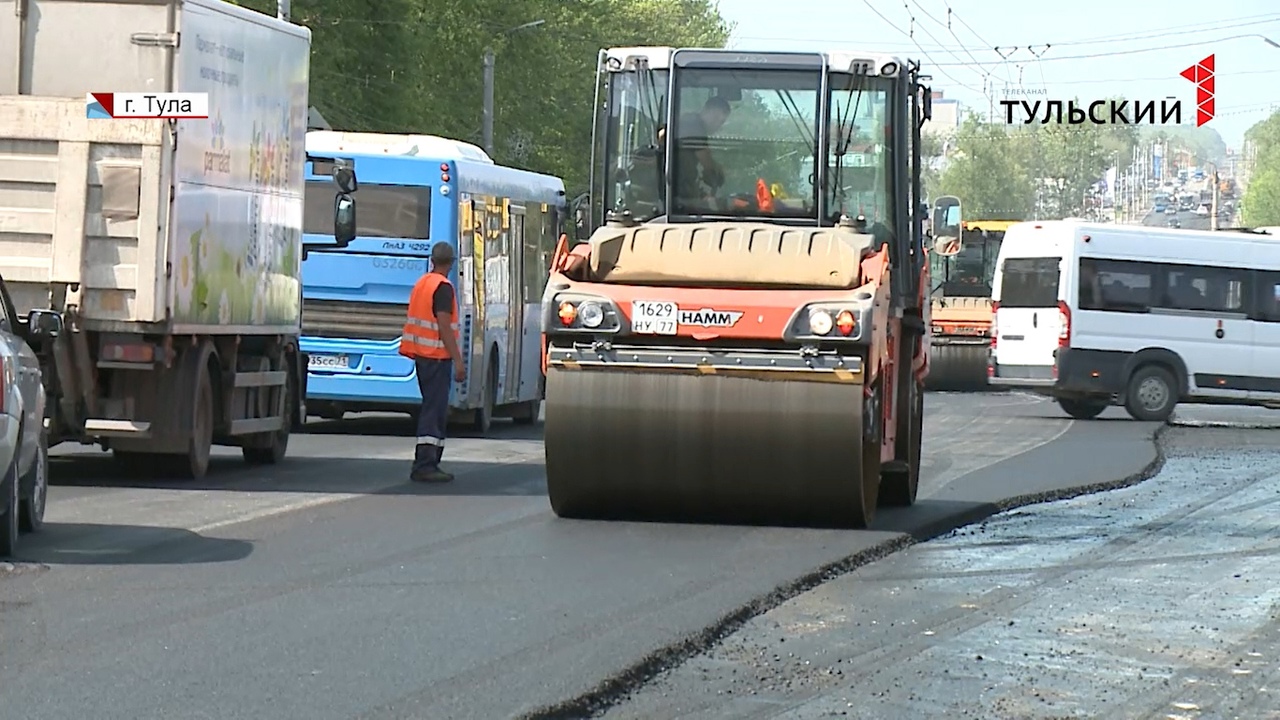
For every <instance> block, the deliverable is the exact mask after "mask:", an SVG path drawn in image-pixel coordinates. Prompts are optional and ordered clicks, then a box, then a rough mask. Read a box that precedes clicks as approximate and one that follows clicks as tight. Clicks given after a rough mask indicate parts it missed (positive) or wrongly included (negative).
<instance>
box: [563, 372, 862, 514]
mask: <svg viewBox="0 0 1280 720" xmlns="http://www.w3.org/2000/svg"><path fill="white" fill-rule="evenodd" d="M552 353H553V354H560V353H563V354H565V355H566V356H568V355H571V354H574V353H573V351H572V350H564V349H553V350H552ZM655 354H656V355H660V356H661V357H660V358H655V359H657V360H660V361H665V360H666V359H667V358H668V357H672V356H671V355H670V354H664V351H658V352H656V353H655ZM741 355H747V353H741V354H733V353H725V354H721V356H720V358H719V359H718V360H719V361H718V362H716V365H715V367H711V366H709V365H707V364H705V363H704V364H702V365H700V366H699V365H696V364H695V363H697V362H698V361H699V360H701V358H693V357H691V358H690V361H689V363H688V369H681V368H678V367H671V366H672V365H674V364H675V363H670V362H667V363H664V364H666V365H668V368H669V369H665V370H662V369H654V370H644V369H641V368H639V367H635V368H629V369H623V368H617V369H610V368H608V367H602V366H597V367H592V368H588V367H585V366H582V365H579V366H577V369H568V368H567V367H566V366H564V365H557V366H553V367H550V368H548V372H547V419H546V438H545V443H546V456H547V486H548V491H549V493H550V498H551V504H552V507H553V508H554V509H555V511H556V513H557V514H559V515H561V516H565V517H580V518H630V519H653V520H672V521H680V520H692V521H701V522H740V523H769V524H781V525H823V526H833V527H863V526H865V525H866V524H867V523H868V522H869V521H870V519H871V517H872V514H873V512H874V510H875V505H876V499H877V492H878V488H879V484H880V437H879V425H880V423H879V417H878V416H877V412H878V410H879V405H878V397H876V396H875V395H874V394H871V396H870V397H865V398H864V394H865V390H866V388H865V387H864V386H863V385H862V382H861V381H862V367H863V362H862V360H861V359H860V358H857V357H850V358H845V359H843V360H841V362H842V363H843V364H844V365H845V366H846V367H848V368H851V369H852V370H853V371H852V372H846V373H843V374H842V378H837V377H836V373H834V372H832V373H823V374H820V375H818V376H817V377H812V376H810V377H808V378H806V379H804V380H801V379H796V378H795V377H792V378H787V377H777V376H778V375H786V374H789V375H793V376H795V375H800V373H796V372H788V371H785V370H784V371H776V372H775V373H774V374H773V375H770V374H769V373H768V372H763V373H761V374H760V375H759V376H758V377H753V376H752V374H753V373H752V371H738V372H740V373H741V374H738V375H735V374H732V373H734V368H735V367H742V363H740V362H739V361H740V360H742V359H743V358H742V357H741ZM754 355H756V356H757V357H755V358H754V359H755V360H756V364H757V366H759V367H762V368H763V367H768V366H769V365H770V364H772V365H773V366H774V367H776V366H777V365H778V364H779V363H783V362H785V361H786V360H787V359H788V356H786V355H783V354H778V357H776V358H775V357H770V354H768V353H755V354H754ZM790 358H791V359H792V360H794V361H795V362H796V363H799V362H802V361H801V359H800V358H798V357H796V356H794V355H792V356H790ZM828 360H830V358H829V359H828Z"/></svg>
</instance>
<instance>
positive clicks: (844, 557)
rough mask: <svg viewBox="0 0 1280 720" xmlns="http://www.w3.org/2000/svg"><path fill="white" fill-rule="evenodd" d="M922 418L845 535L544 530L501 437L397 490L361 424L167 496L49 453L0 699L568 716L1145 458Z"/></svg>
mask: <svg viewBox="0 0 1280 720" xmlns="http://www.w3.org/2000/svg"><path fill="white" fill-rule="evenodd" d="M927 413H928V414H927V417H928V420H927V424H926V450H925V452H926V458H925V476H924V478H923V480H922V500H921V501H920V503H919V504H918V505H917V506H916V507H915V508H912V509H910V510H901V511H893V512H885V513H882V515H881V518H880V521H879V522H878V523H877V527H876V529H875V530H871V531H861V532H857V531H852V532H851V531H815V530H798V529H780V528H746V527H706V526H690V525H656V524H629V523H619V524H607V523H590V522H571V521H561V520H558V519H556V518H555V517H554V516H553V515H552V514H551V513H550V511H549V509H548V506H547V503H546V499H545V496H544V494H543V493H544V491H545V486H544V480H543V477H542V471H541V466H540V464H539V462H538V460H537V458H536V438H534V437H531V436H524V435H520V434H518V433H515V432H514V431H500V432H499V433H498V435H499V436H500V439H497V440H472V441H470V442H471V444H470V445H466V444H465V443H463V445H464V447H466V448H470V449H469V450H466V452H469V453H471V455H466V454H465V453H463V454H462V455H461V456H465V457H472V458H474V459H473V460H468V462H474V463H476V464H475V465H466V464H464V463H457V464H455V466H454V467H455V468H458V469H459V470H460V477H459V480H458V482H457V483H456V484H455V486H453V487H446V488H421V487H413V486H410V485H409V484H408V483H405V482H402V481H401V480H400V479H399V478H401V477H403V473H404V472H405V469H406V465H405V463H406V461H407V458H408V456H409V453H408V444H409V441H408V440H407V439H406V438H405V437H397V436H395V435H396V434H397V431H386V430H385V429H384V428H382V426H377V431H376V432H375V426H374V425H372V424H369V423H363V422H354V423H348V424H347V429H349V430H353V431H364V432H367V433H368V434H364V435H342V434H337V433H334V432H333V428H332V427H331V426H330V427H328V432H326V434H322V435H312V436H300V437H297V438H295V443H294V447H293V449H292V453H293V454H294V455H296V456H297V459H296V460H293V461H291V462H289V463H287V464H286V465H284V466H281V468H279V469H268V470H243V469H241V468H239V467H238V466H236V467H232V465H231V464H228V463H223V465H224V466H226V468H225V469H223V471H222V472H219V473H217V474H215V475H214V476H213V477H212V478H211V479H209V480H207V481H205V482H202V483H197V484H192V485H190V486H185V487H184V486H182V485H179V484H175V483H169V482H158V483H147V482H133V481H124V480H120V479H119V478H107V479H103V477H102V475H103V474H105V473H106V472H107V470H106V468H107V465H106V463H105V462H104V461H102V460H101V459H96V458H88V459H79V460H72V461H64V462H62V463H59V464H58V465H57V470H56V472H57V473H58V477H59V478H60V482H61V483H62V485H63V486H61V487H57V488H55V489H54V490H55V491H54V493H53V494H52V498H51V503H52V504H51V508H50V515H51V520H52V521H51V523H50V525H49V526H48V528H47V529H46V531H45V532H44V533H42V534H41V535H40V536H37V537H33V538H30V539H29V540H28V542H27V544H26V545H24V550H23V553H24V557H23V558H22V559H23V560H27V561H30V562H29V563H27V564H19V565H18V566H17V567H16V568H14V569H12V570H11V571H10V572H8V573H7V576H5V574H0V693H2V694H3V707H4V708H5V710H4V712H3V713H0V715H2V716H4V717H9V713H13V715H12V716H13V717H15V718H23V719H24V720H26V719H31V720H37V719H39V720H43V719H45V718H48V719H51V720H52V719H55V718H85V717H92V718H95V720H115V719H119V720H143V719H150V718H166V720H167V719H168V718H218V719H219V720H232V719H235V718H254V719H255V720H257V719H258V718H263V717H272V718H274V717H281V718H285V717H306V718H309V719H312V720H325V719H328V718H357V717H358V718H430V719H432V720H435V719H437V718H479V719H489V718H501V717H510V716H513V715H520V714H525V713H531V712H534V711H536V710H538V709H540V708H547V707H548V706H553V705H557V704H562V703H566V702H569V704H567V705H564V704H562V705H561V709H562V710H564V711H565V712H566V713H567V714H566V715H565V716H573V714H574V713H575V712H576V711H577V710H580V709H582V708H583V707H584V706H585V705H588V704H592V702H594V701H601V700H604V701H607V700H609V699H610V698H611V696H612V695H614V694H616V693H617V692H620V691H623V690H627V689H630V686H631V685H634V684H635V683H638V682H640V681H642V680H644V679H647V677H648V676H649V675H651V674H652V673H653V672H655V671H656V670H659V669H661V668H662V667H665V666H667V665H669V664H670V663H673V662H677V661H679V660H681V659H683V658H684V657H687V656H688V655H689V654H691V653H693V652H696V651H698V650H700V649H702V648H703V647H705V645H706V644H708V643H710V642H711V641H712V640H714V639H715V638H716V637H717V636H718V635H722V634H723V633H725V632H727V631H729V630H731V629H732V628H733V627H734V625H735V623H737V622H741V621H742V620H745V619H746V617H748V616H750V615H751V614H753V613H756V612H759V611H762V610H764V609H767V608H768V607H771V606H773V605H776V604H777V603H779V602H781V601H783V600H785V599H786V598H787V597H790V596H792V595H794V594H796V593H798V592H800V591H802V590H804V589H807V588H808V587H812V586H813V585H814V584H816V583H818V582H819V581H820V580H821V579H822V578H823V577H826V576H829V575H831V574H833V573H835V572H839V571H841V570H844V569H848V568H850V567H852V566H854V565H856V564H857V563H858V561H859V560H865V559H867V558H871V557H874V556H875V555H876V554H877V553H880V554H883V552H885V551H887V550H888V549H892V548H894V547H899V546H901V545H903V544H905V542H907V541H908V540H909V538H910V537H915V538H917V539H919V538H924V537H929V536H932V535H935V534H937V533H940V532H943V531H945V530H948V529H950V528H952V527H954V526H956V525H957V524H961V523H963V522H966V521H969V520H973V519H976V518H979V517H982V516H984V515H987V514H990V513H991V512H994V511H995V510H996V509H997V506H999V505H1001V504H1002V503H1004V502H1006V501H1007V500H1008V499H1009V498H1023V499H1024V500H1025V499H1030V498H1041V497H1053V496H1057V495H1058V494H1062V493H1066V492H1070V491H1071V489H1072V488H1075V487H1079V486H1090V485H1097V484H1101V483H1110V482H1115V481H1119V480H1122V479H1125V478H1133V477H1135V476H1139V475H1141V474H1142V473H1144V472H1146V471H1149V470H1150V469H1151V468H1152V467H1153V465H1154V464H1155V463H1156V461H1157V456H1156V450H1155V446H1154V443H1153V442H1152V437H1153V435H1154V433H1155V432H1156V429H1157V426H1156V425H1154V424H1149V423H1137V422H1132V421H1129V420H1127V419H1120V418H1121V417H1122V416H1120V415H1119V414H1118V412H1117V411H1109V412H1108V417H1112V416H1113V415H1114V416H1115V418H1114V419H1109V420H1103V421H1096V422H1090V423H1081V422H1071V421H1069V420H1067V419H1066V418H1065V417H1064V416H1063V415H1062V414H1061V413H1060V412H1059V411H1058V409H1057V408H1056V406H1054V405H1052V404H1050V403H1048V402H1046V401H1044V400H1040V399H1036V398H1031V397H1028V396H1018V395H1007V394H989V395H949V394H948V395H931V396H929V397H928V401H927ZM395 427H396V428H399V431H398V433H399V434H400V435H408V434H409V430H410V428H408V427H407V425H406V424H404V423H400V424H396V425H395ZM504 433H509V434H504ZM501 438H506V439H501ZM1002 448H1004V449H1005V453H1006V455H1008V454H1013V456H1012V457H1007V456H1002V455H1001V453H1002ZM1014 453H1019V454H1014ZM455 457H460V456H459V455H455ZM975 458H976V460H975ZM103 486H106V487H103ZM295 495H296V496H297V497H296V498H294V496H295ZM286 496H287V497H288V498H290V499H289V500H288V503H293V504H292V505H290V504H288V503H286V501H285V500H282V499H280V498H282V497H286ZM313 498H314V499H313ZM269 503H276V505H272V506H270V507H267V508H266V510H265V511H262V512H261V513H259V514H260V515H261V516H260V517H256V518H255V514H254V513H255V512H256V510H257V508H259V506H263V507H266V504H269ZM281 503H285V504H281ZM59 504H61V505H62V506H63V507H64V508H68V509H66V510H64V512H63V514H62V515H61V516H59V515H58V513H57V512H56V506H57V505H59ZM71 508H74V512H73V511H72V510H71ZM272 508H274V509H272ZM291 508H294V509H291ZM175 517H181V518H182V520H181V521H176V520H173V518H175ZM162 525H167V526H168V527H156V526H162ZM24 539H25V538H24ZM593 691H600V692H596V693H595V694H594V695H592V693H593ZM584 698H585V699H586V700H587V701H588V702H585V703H583V702H580V703H576V704H575V703H573V702H570V701H573V700H575V699H584Z"/></svg>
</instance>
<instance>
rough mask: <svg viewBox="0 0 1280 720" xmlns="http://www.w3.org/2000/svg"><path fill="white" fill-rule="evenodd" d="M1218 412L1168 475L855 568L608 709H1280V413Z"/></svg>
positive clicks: (904, 714) (1189, 417) (1221, 714)
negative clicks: (1278, 513) (1279, 511)
mask: <svg viewBox="0 0 1280 720" xmlns="http://www.w3.org/2000/svg"><path fill="white" fill-rule="evenodd" d="M1203 410H1206V409H1205V408H1189V409H1186V410H1184V411H1183V412H1182V414H1183V416H1184V418H1185V419H1186V421H1187V422H1188V423H1190V424H1192V425H1197V424H1199V423H1200V421H1201V420H1200V419H1198V418H1197V416H1198V415H1200V413H1201V411H1203ZM1213 410H1214V412H1211V413H1209V415H1210V416H1212V422H1213V423H1215V425H1214V426H1212V427H1209V428H1204V427H1188V428H1183V427H1175V428H1174V429H1172V430H1171V431H1170V432H1168V433H1167V434H1165V435H1164V437H1163V438H1162V445H1163V446H1164V448H1165V451H1166V454H1167V461H1166V463H1165V465H1164V467H1163V469H1162V470H1161V472H1160V473H1159V474H1158V475H1156V476H1155V477H1154V478H1152V479H1150V480H1147V481H1145V482H1143V483H1140V484H1138V485H1135V486H1133V487H1130V488H1126V489H1123V490H1116V491H1114V492H1110V493H1102V494H1097V495H1089V496H1084V497H1079V498H1076V499H1072V500H1064V501H1061V502H1056V503H1049V504H1044V505H1035V506H1031V507H1026V508H1022V509H1019V510H1014V511H1011V512H1008V513H1004V514H1001V515H998V516H995V517H993V518H990V519H989V520H987V521H985V522H982V523H980V524H978V525H973V526H969V527H966V528H963V529H960V530H957V531H955V532H954V533H952V534H950V535H949V536H947V537H944V538H941V539H938V540H934V541H932V542H927V543H923V544H920V545H916V546H913V547H911V548H909V549H907V550H905V551H903V552H901V553H898V554H895V555H893V556H891V557H889V558H886V559H884V560H881V561H879V562H875V563H872V564H869V565H867V566H864V567H862V568H860V569H857V570H855V571H853V572H851V573H849V574H847V575H844V576H843V577H841V578H838V579H836V580H834V581H832V582H829V583H827V584H825V585H823V586H821V587H819V588H817V589H815V590H813V591H811V592H808V593H805V594H803V595H800V596H798V597H796V598H795V599H793V600H791V601H789V602H787V603H784V604H783V605H781V606H779V607H777V608H775V609H773V610H771V611H770V612H768V613H765V614H763V615H761V616H759V617H757V618H755V619H753V620H751V621H749V622H748V623H747V624H746V625H745V626H744V627H743V628H742V629H741V630H740V631H739V632H737V633H735V634H734V635H732V636H730V637H728V638H726V639H725V640H724V642H722V643H721V644H720V645H719V646H717V647H716V648H715V650H713V651H712V652H710V653H708V654H706V655H703V656H700V657H698V658H696V659H694V660H692V661H690V662H688V663H686V664H685V665H683V666H682V667H680V668H678V669H677V670H675V671H674V672H671V673H669V674H667V675H664V676H662V677H660V678H658V679H657V680H656V681H655V682H654V683H652V684H651V685H649V686H648V687H646V688H644V689H643V690H641V691H640V692H638V693H635V694H634V695H633V696H632V697H631V698H630V699H629V701H628V702H625V703H623V704H620V705H617V706H615V707H613V708H612V709H610V710H609V712H607V713H606V714H605V715H604V717H606V718H610V719H615V720H623V719H628V718H658V717H662V718H677V717H678V718H711V717H714V718H783V717H785V718H788V719H789V720H808V719H809V718H829V717H849V718H867V719H868V720H883V719H884V718H925V717H980V718H1018V719H1019V720H1041V719H1043V720H1051V719H1056V718H1066V717H1108V718H1112V717H1114V718H1138V717H1142V718H1154V717H1163V718H1172V719H1173V720H1184V719H1190V718H1201V717H1205V718H1209V717H1213V718H1232V717H1235V718H1249V719H1250V720H1264V719H1266V718H1272V719H1275V718H1280V664H1278V663H1277V660H1278V659H1280V612H1278V608H1280V523H1277V522H1276V517H1275V510H1276V504H1277V502H1280V436H1277V434H1276V433H1275V429H1276V428H1280V413H1276V412H1270V413H1267V412H1266V411H1252V410H1246V411H1243V412H1242V413H1240V416H1239V417H1240V418H1241V419H1242V422H1241V423H1240V424H1235V423H1233V422H1232V421H1231V420H1230V419H1228V418H1227V416H1226V413H1223V412H1218V409H1216V408H1215V409H1213ZM1252 428H1267V429H1252Z"/></svg>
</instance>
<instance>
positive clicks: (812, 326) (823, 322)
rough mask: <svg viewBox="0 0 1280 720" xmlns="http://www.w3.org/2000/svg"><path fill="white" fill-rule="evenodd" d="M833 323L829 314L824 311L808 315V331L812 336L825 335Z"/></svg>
mask: <svg viewBox="0 0 1280 720" xmlns="http://www.w3.org/2000/svg"><path fill="white" fill-rule="evenodd" d="M834 325H835V322H834V321H833V320H832V319H831V313H829V312H827V311H825V310H817V311H815V312H812V313H810V314H809V330H810V331H812V332H813V334H814V335H826V334H827V333H829V332H831V328H832V327H833V326H834Z"/></svg>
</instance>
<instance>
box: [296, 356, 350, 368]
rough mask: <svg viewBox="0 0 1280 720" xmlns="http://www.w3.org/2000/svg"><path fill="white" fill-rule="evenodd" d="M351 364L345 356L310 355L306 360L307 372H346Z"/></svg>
mask: <svg viewBox="0 0 1280 720" xmlns="http://www.w3.org/2000/svg"><path fill="white" fill-rule="evenodd" d="M349 367H351V363H350V361H349V360H348V358H347V356H346V355H311V356H308V358H307V369H308V370H336V369H341V370H346V369H347V368H349Z"/></svg>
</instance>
